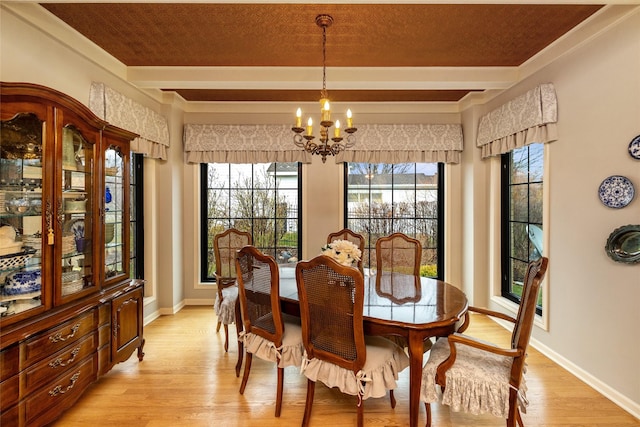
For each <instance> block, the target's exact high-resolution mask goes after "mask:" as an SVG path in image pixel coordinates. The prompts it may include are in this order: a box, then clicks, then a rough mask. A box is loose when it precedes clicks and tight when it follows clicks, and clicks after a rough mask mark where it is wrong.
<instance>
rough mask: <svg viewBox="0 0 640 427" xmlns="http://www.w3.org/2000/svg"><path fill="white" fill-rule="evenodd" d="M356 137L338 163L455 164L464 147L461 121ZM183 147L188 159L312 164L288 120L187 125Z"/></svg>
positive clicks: (364, 128) (363, 130) (374, 130)
mask: <svg viewBox="0 0 640 427" xmlns="http://www.w3.org/2000/svg"><path fill="white" fill-rule="evenodd" d="M355 136H356V138H357V142H356V145H355V146H354V147H353V148H350V149H348V150H346V151H344V152H342V153H340V154H338V155H337V156H336V160H335V161H336V163H340V162H368V163H406V162H445V163H458V162H459V161H460V153H461V152H462V126H461V125H460V124H437V125H433V124H396V125H360V126H358V132H356V134H355ZM184 146H185V152H186V154H187V161H188V162H189V163H267V162H302V163H311V155H310V154H309V153H306V152H304V151H303V150H302V149H301V148H298V147H296V146H295V145H294V143H293V133H292V131H291V126H290V125H212V124H186V125H185V126H184Z"/></svg>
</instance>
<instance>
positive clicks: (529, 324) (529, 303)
mask: <svg viewBox="0 0 640 427" xmlns="http://www.w3.org/2000/svg"><path fill="white" fill-rule="evenodd" d="M548 262H549V260H548V259H547V258H545V257H541V258H540V259H538V260H537V261H532V262H530V263H529V265H528V266H527V273H526V275H525V279H524V286H523V290H522V297H521V302H520V308H519V309H518V314H517V316H516V317H515V318H513V317H511V316H509V315H507V314H504V313H500V312H497V311H492V310H488V309H486V308H479V307H469V310H468V311H467V313H466V314H465V321H464V323H463V324H462V326H460V328H459V329H458V331H457V332H456V333H454V334H452V335H450V336H449V337H448V340H449V350H450V354H449V357H448V358H447V359H445V360H444V361H443V362H442V363H440V365H438V368H437V371H436V383H437V384H438V385H440V386H441V387H442V388H443V389H444V388H445V387H446V372H447V370H448V369H449V368H451V367H452V366H453V364H454V363H455V361H456V356H457V352H456V346H457V345H468V346H471V347H474V348H477V349H480V350H483V351H487V352H490V353H493V354H498V355H502V356H507V357H513V364H512V366H511V372H510V376H509V384H511V388H510V390H509V414H508V418H507V421H506V425H507V427H516V424H518V425H520V426H521V427H523V426H524V423H523V422H522V417H521V415H520V409H519V407H518V390H519V389H520V385H521V383H522V379H523V377H524V368H525V359H526V354H527V347H528V345H529V340H530V338H531V331H532V330H533V321H534V319H535V314H536V303H537V299H538V292H539V290H540V286H541V283H542V280H543V279H544V276H545V273H546V271H547V266H548ZM469 312H475V313H481V314H485V315H487V316H491V317H496V318H498V319H502V320H506V321H508V322H511V323H513V325H514V326H513V331H512V333H511V348H508V349H507V348H501V347H498V346H494V345H490V344H487V343H486V342H480V341H478V340H476V339H474V338H472V337H469V336H467V335H462V332H464V331H465V330H466V329H467V327H468V325H469ZM425 405H426V409H427V424H426V425H427V427H429V426H430V425H431V406H430V404H429V403H425Z"/></svg>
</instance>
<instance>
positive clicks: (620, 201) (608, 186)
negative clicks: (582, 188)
mask: <svg viewBox="0 0 640 427" xmlns="http://www.w3.org/2000/svg"><path fill="white" fill-rule="evenodd" d="M635 193H636V192H635V189H634V188H633V184H632V183H631V181H629V180H628V179H627V178H625V177H624V176H620V175H612V176H610V177H609V178H607V179H605V180H604V181H602V184H600V188H599V190H598V196H600V201H601V202H602V203H603V204H604V205H605V206H607V207H609V208H616V209H619V208H624V207H625V206H627V205H628V204H629V203H631V201H632V200H633V197H634V196H635Z"/></svg>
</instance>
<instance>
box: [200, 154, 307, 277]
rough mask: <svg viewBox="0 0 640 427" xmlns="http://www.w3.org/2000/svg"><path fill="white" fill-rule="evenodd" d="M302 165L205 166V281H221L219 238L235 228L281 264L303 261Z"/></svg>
mask: <svg viewBox="0 0 640 427" xmlns="http://www.w3.org/2000/svg"><path fill="white" fill-rule="evenodd" d="M300 167H301V166H300V164H299V163H260V164H253V165H252V164H228V163H209V164H202V165H201V169H200V171H201V183H202V184H201V203H200V206H201V215H200V217H201V218H202V222H201V250H200V252H201V260H202V262H201V266H202V267H201V274H200V276H201V280H202V281H203V282H212V281H214V280H215V269H216V266H215V259H214V256H213V237H214V236H215V235H216V234H218V233H220V232H222V231H224V230H226V229H227V228H230V227H234V228H237V229H238V230H242V231H248V232H250V233H251V235H252V238H253V244H254V246H256V247H257V248H258V249H260V250H261V251H262V252H264V253H266V254H268V255H271V256H273V257H274V258H275V259H276V261H278V262H279V263H285V262H291V261H294V260H297V259H298V258H299V254H300V251H299V248H300V247H301V240H300V239H301V236H300V235H299V234H298V230H299V229H300V217H301V216H300V211H299V206H301V204H300V199H301V193H300V192H301V188H302V186H301V176H302V175H301V173H300Z"/></svg>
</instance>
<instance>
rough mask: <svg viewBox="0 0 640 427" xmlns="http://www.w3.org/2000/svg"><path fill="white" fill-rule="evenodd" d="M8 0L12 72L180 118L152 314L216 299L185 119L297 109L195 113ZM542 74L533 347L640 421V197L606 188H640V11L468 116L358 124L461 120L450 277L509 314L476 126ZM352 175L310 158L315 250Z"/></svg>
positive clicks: (161, 192) (160, 184)
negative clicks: (550, 99)
mask: <svg viewBox="0 0 640 427" xmlns="http://www.w3.org/2000/svg"><path fill="white" fill-rule="evenodd" d="M0 7H2V9H0V13H1V15H0V36H1V37H0V39H1V40H0V58H1V63H0V80H3V81H28V82H33V83H39V84H43V85H46V86H50V87H53V88H55V89H58V90H60V91H62V92H66V93H68V94H70V95H71V96H73V97H75V98H76V99H78V100H79V101H81V102H83V103H86V102H87V99H88V91H89V85H90V83H91V81H94V80H96V81H103V82H105V83H106V84H108V85H110V86H112V87H114V88H115V89H116V90H118V91H121V92H123V93H125V94H126V95H128V96H130V97H132V98H134V99H135V100H137V101H138V102H140V103H143V104H144V105H147V106H149V107H150V108H152V109H155V110H156V111H158V112H161V113H162V114H164V115H165V116H166V117H168V119H169V120H170V136H171V148H170V150H169V159H168V160H167V161H166V162H163V161H156V160H145V169H146V171H145V180H146V181H145V209H146V213H147V215H145V232H146V233H147V237H146V240H147V245H146V254H145V260H146V265H145V269H146V273H147V277H148V279H149V280H150V282H151V285H150V286H151V292H149V294H150V295H151V297H150V298H149V299H148V300H147V301H146V305H145V315H146V316H147V318H149V319H151V318H153V317H154V316H156V315H158V314H164V313H172V312H175V311H176V310H178V309H179V308H180V307H181V306H182V305H183V304H198V303H206V304H211V303H212V301H213V298H214V291H213V289H212V288H211V287H210V286H206V285H205V286H203V285H201V284H200V283H199V280H198V278H199V240H198V239H199V233H198V221H199V217H198V212H199V201H198V185H199V176H198V175H199V174H198V170H199V168H198V167H197V166H195V165H188V164H185V162H184V156H183V154H182V141H181V137H182V123H183V121H184V122H210V123H283V122H284V123H286V122H288V121H290V120H291V116H292V113H290V112H289V111H294V109H292V108H290V106H282V105H280V106H276V107H272V106H262V107H260V108H261V109H262V114H260V113H255V112H254V113H243V112H242V111H240V110H239V111H237V112H230V113H224V114H223V113H220V114H211V113H197V112H184V113H183V107H182V106H181V104H180V103H179V102H178V101H176V100H175V99H172V98H171V97H165V98H163V97H162V96H161V95H159V94H155V93H150V94H147V93H144V92H142V91H139V90H137V89H136V88H134V87H133V86H131V85H129V84H128V83H127V82H126V70H124V68H123V67H120V66H119V65H118V64H117V63H114V62H113V61H112V60H109V59H105V60H104V61H95V60H88V59H86V57H85V56H84V55H80V54H79V53H78V51H82V49H83V47H82V46H80V48H78V46H77V45H76V44H73V43H63V42H59V41H55V40H54V39H52V38H51V37H50V36H48V35H46V34H45V33H44V32H42V31H40V30H39V29H36V28H34V27H32V26H31V25H30V24H28V23H26V22H25V20H23V19H22V18H19V17H16V16H14V15H13V13H12V12H10V11H7V9H5V8H4V7H3V6H0ZM39 25H40V24H39ZM61 39H64V37H61ZM69 46H74V49H75V50H72V49H71V48H70V47H69ZM87 57H89V55H87ZM98 57H99V55H98ZM542 82H553V83H554V85H555V87H556V91H557V95H558V104H559V123H558V127H559V133H560V139H559V140H558V141H556V142H554V143H552V144H550V145H548V148H547V153H546V156H547V157H546V158H547V161H548V163H547V166H548V171H547V180H546V181H545V187H546V189H547V197H548V203H547V206H546V207H547V209H548V212H547V216H546V218H545V228H546V230H547V233H548V239H547V241H546V242H545V247H546V252H547V255H548V256H549V258H550V267H549V273H548V280H547V281H546V282H547V283H546V288H545V289H546V292H547V293H548V298H549V300H548V304H546V308H547V312H548V317H547V324H546V329H544V328H536V330H535V331H534V340H535V341H534V344H535V345H536V346H537V347H538V348H539V349H541V350H542V351H543V352H545V353H546V354H547V355H549V356H550V357H552V358H554V359H555V360H557V361H558V362H559V363H561V364H562V365H563V366H565V367H567V368H568V369H570V370H571V371H572V372H574V373H576V374H577V375H579V376H580V377H581V378H583V379H584V380H585V381H587V382H588V383H590V384H592V385H593V386H594V387H595V388H597V389H598V390H600V391H601V392H603V393H604V394H605V395H607V396H608V397H610V398H611V399H612V400H614V401H616V402H617V403H618V404H620V405H621V406H622V407H624V408H625V409H627V410H629V411H630V412H632V413H634V414H635V415H636V416H638V415H639V414H640V365H639V364H638V360H640V339H638V338H639V335H638V332H637V325H638V324H640V310H638V309H637V307H636V306H637V305H638V300H640V265H634V266H629V265H622V264H618V263H614V262H612V261H611V260H610V259H609V258H608V257H607V256H606V254H605V252H604V243H605V241H606V238H607V236H608V235H609V233H610V232H611V231H612V230H613V229H615V228H617V227H619V226H621V225H625V224H631V223H635V224H638V223H640V200H638V199H640V196H636V200H634V202H633V203H632V204H631V205H630V206H628V207H627V208H625V209H620V210H612V209H609V208H606V207H604V206H603V205H602V204H601V203H600V202H599V200H598V197H597V188H598V185H599V184H600V182H601V181H602V180H603V179H604V178H606V177H607V176H609V175H613V174H620V175H625V176H627V177H629V178H630V179H631V180H632V181H633V182H634V183H635V185H636V190H637V192H640V162H638V161H635V160H633V159H631V158H630V156H629V155H628V154H627V145H628V143H629V141H630V140H631V138H633V137H634V136H635V135H638V134H640V12H637V11H636V13H635V14H633V15H632V16H630V17H628V18H627V19H626V20H625V21H624V22H620V23H618V24H617V25H616V26H615V27H614V28H612V29H610V30H609V31H607V32H605V33H603V34H601V35H600V36H598V37H596V38H594V39H593V40H590V41H589V42H588V43H585V44H584V45H583V46H581V47H580V48H578V49H575V50H574V51H573V52H572V53H571V54H569V55H566V56H564V57H562V58H561V59H559V60H557V61H556V62H555V63H553V64H552V65H550V66H547V67H546V68H544V69H543V70H541V71H539V72H537V73H535V74H534V75H532V76H531V77H529V78H528V79H527V80H526V81H524V82H523V83H521V84H519V85H517V86H516V87H514V88H512V89H511V90H509V91H507V92H506V93H505V94H504V95H502V96H500V97H499V98H496V99H494V100H492V101H490V102H488V103H487V104H485V105H477V106H470V107H468V108H467V109H466V110H465V111H463V112H462V114H454V113H449V114H445V113H443V114H425V113H414V114H410V113H408V112H407V111H391V110H390V111H387V112H381V111H380V108H378V109H377V110H376V109H375V108H374V107H366V108H363V109H362V110H361V111H362V114H361V115H360V116H359V117H358V120H360V121H361V122H362V123H366V122H383V121H387V122H397V123H402V122H405V123H408V122H423V123H436V122H443V121H446V122H449V121H454V122H461V123H462V124H463V130H464V138H465V141H466V143H465V151H464V153H463V159H462V163H461V164H460V165H456V166H447V171H446V179H447V184H446V185H447V200H446V209H447V212H446V218H447V225H446V226H447V231H446V235H447V249H446V251H447V254H446V257H447V265H446V275H447V280H449V281H450V282H452V283H453V284H455V285H457V286H460V287H461V288H462V289H463V290H464V291H465V292H466V293H467V294H468V296H469V298H470V300H471V302H472V303H473V304H475V305H489V306H491V307H493V308H496V309H500V310H504V311H509V310H510V307H509V305H508V304H504V303H503V302H502V301H501V299H500V298H497V297H495V296H494V295H495V287H494V284H495V283H497V277H496V271H498V270H497V267H498V266H496V264H497V262H496V261H495V260H496V259H497V258H496V257H497V255H498V247H497V245H496V239H497V237H498V236H499V234H498V229H497V223H498V222H497V212H498V210H497V201H498V199H497V196H496V194H497V193H496V190H497V186H496V184H497V182H496V181H495V179H496V175H495V172H496V167H495V165H496V163H495V161H486V160H481V159H480V158H479V152H478V150H477V149H476V148H475V144H474V140H475V131H476V128H477V122H478V119H479V117H480V116H481V115H482V114H484V113H486V112H487V111H489V110H491V109H492V108H495V106H497V105H499V104H500V103H502V102H504V101H506V100H508V99H511V98H513V97H515V96H517V95H519V94H521V93H523V92H525V91H526V90H528V89H530V88H532V87H534V86H535V85H537V84H539V83H542ZM269 108H273V110H269ZM258 110H260V109H258ZM265 112H266V113H267V114H265ZM360 143H363V142H360ZM341 180H342V168H341V166H338V165H335V164H333V163H332V159H328V160H327V163H326V164H322V163H321V161H320V159H317V158H316V159H314V161H313V163H312V164H311V165H305V166H304V167H303V194H304V200H303V209H304V218H303V230H302V232H303V240H304V247H303V255H304V256H313V255H314V254H315V253H317V251H318V250H319V247H320V245H321V244H322V243H323V242H324V238H325V237H324V236H326V234H327V233H328V232H330V231H333V230H335V229H337V228H339V227H341V226H342V223H341V221H342V211H341V205H342V203H341V201H342V197H343V196H342V182H341Z"/></svg>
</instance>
